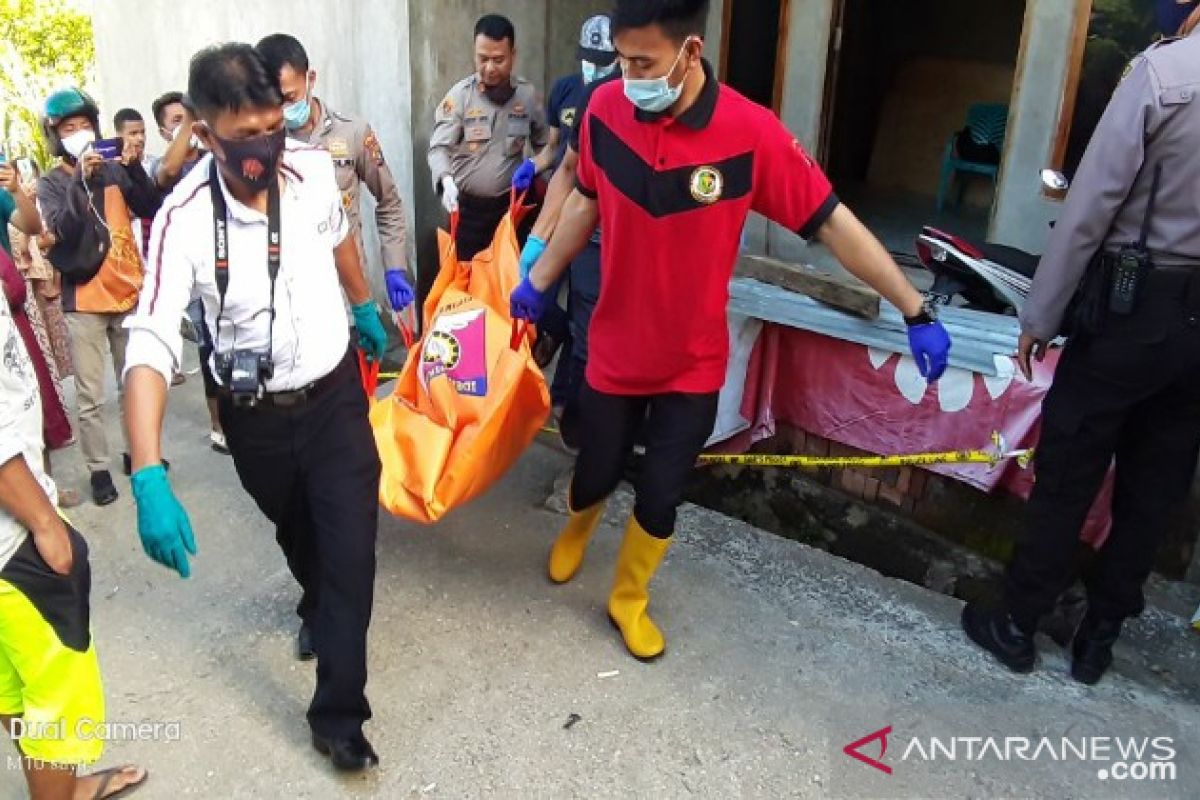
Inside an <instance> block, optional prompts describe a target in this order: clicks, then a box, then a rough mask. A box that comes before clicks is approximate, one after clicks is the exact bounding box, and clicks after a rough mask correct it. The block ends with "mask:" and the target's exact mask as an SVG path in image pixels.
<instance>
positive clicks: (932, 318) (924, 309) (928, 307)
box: [904, 298, 938, 328]
mask: <svg viewBox="0 0 1200 800" xmlns="http://www.w3.org/2000/svg"><path fill="white" fill-rule="evenodd" d="M937 319H938V314H937V308H936V307H935V306H934V305H933V303H931V302H929V300H928V298H926V300H925V302H924V303H922V304H921V313H919V314H917V315H916V316H915V317H905V318H904V324H906V325H907V326H908V327H910V328H915V327H917V326H918V325H932V324H933V323H935V322H937Z"/></svg>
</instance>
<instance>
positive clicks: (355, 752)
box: [312, 733, 379, 772]
mask: <svg viewBox="0 0 1200 800" xmlns="http://www.w3.org/2000/svg"><path fill="white" fill-rule="evenodd" d="M312 743H313V747H314V748H316V750H317V752H318V753H320V754H321V755H323V756H329V760H330V761H332V762H333V766H334V767H335V768H336V769H339V770H341V771H342V772H362V771H363V770H365V769H371V768H372V767H378V766H379V756H377V755H375V748H373V747H371V743H370V742H368V741H367V737H366V736H363V735H362V734H361V733H360V734H358V735H357V736H355V737H353V738H350V739H326V738H324V737H323V736H318V735H317V734H315V733H314V734H313V737H312Z"/></svg>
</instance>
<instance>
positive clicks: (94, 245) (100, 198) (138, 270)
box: [38, 89, 162, 506]
mask: <svg viewBox="0 0 1200 800" xmlns="http://www.w3.org/2000/svg"><path fill="white" fill-rule="evenodd" d="M42 130H43V133H44V134H45V137H46V141H47V142H48V143H49V145H50V149H51V151H52V152H53V153H54V154H55V155H57V156H60V157H61V158H62V163H61V164H60V165H59V166H57V167H55V168H54V169H53V170H51V171H50V173H49V174H47V175H46V176H45V177H44V178H42V179H41V181H40V182H39V184H38V197H39V200H40V203H41V210H42V216H43V218H44V219H45V222H46V227H47V228H48V230H49V231H50V233H52V234H53V235H54V238H55V243H54V246H53V247H51V248H50V253H49V257H50V263H51V264H53V265H54V268H55V269H57V270H58V271H59V272H60V273H61V274H62V276H63V308H64V310H65V311H66V313H67V325H68V327H69V329H70V331H71V348H72V353H73V356H74V360H75V383H76V389H77V394H78V404H79V433H80V439H81V442H82V445H83V455H84V458H85V459H86V461H87V467H88V471H89V472H90V473H91V490H92V499H93V500H94V501H95V503H96V504H97V505H101V506H103V505H108V504H109V503H112V502H113V501H114V500H116V499H117V489H116V487H115V486H114V485H113V481H112V475H111V474H110V473H109V456H110V454H109V450H108V438H107V436H106V435H105V431H104V402H105V397H104V366H105V351H106V350H110V351H111V353H112V361H113V367H114V369H115V371H116V375H117V381H118V384H117V385H118V395H119V397H120V398H121V400H122V402H123V400H124V388H123V387H122V385H121V373H122V371H123V370H124V366H125V343H126V341H127V340H128V334H127V333H126V331H125V328H124V323H125V317H126V316H127V315H128V314H129V312H131V311H132V310H133V309H134V308H136V307H137V301H138V294H139V292H140V291H141V288H142V273H143V265H142V257H141V254H140V253H139V252H138V248H137V245H136V244H135V242H134V238H133V227H132V220H133V218H135V217H142V218H146V217H149V218H153V217H154V215H155V214H156V213H157V212H158V208H159V206H160V205H161V203H162V198H161V195H160V194H159V191H158V188H157V187H156V186H155V185H154V182H153V181H151V180H150V177H149V176H148V175H147V174H146V171H145V169H143V168H142V163H141V159H140V157H139V156H138V153H137V148H136V146H134V144H132V143H129V142H125V143H124V144H123V149H122V150H121V152H120V154H119V156H118V158H117V159H116V160H110V161H106V160H105V159H104V157H103V156H102V155H101V154H100V153H98V152H97V151H96V144H97V142H96V137H97V134H98V132H99V130H100V109H99V108H98V107H97V105H96V103H95V101H93V100H92V99H91V98H90V97H88V96H87V95H86V94H84V93H83V92H81V91H79V90H78V89H64V90H62V91H59V92H55V93H54V94H52V95H51V96H50V97H49V98H48V99H47V100H46V108H45V116H44V117H43V120H42ZM126 440H128V436H126ZM125 472H126V473H127V474H128V472H129V456H128V454H126V456H125Z"/></svg>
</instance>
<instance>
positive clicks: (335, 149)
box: [329, 138, 350, 158]
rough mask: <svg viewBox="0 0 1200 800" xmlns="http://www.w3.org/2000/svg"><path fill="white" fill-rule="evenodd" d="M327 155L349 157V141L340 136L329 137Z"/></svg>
mask: <svg viewBox="0 0 1200 800" xmlns="http://www.w3.org/2000/svg"><path fill="white" fill-rule="evenodd" d="M329 155H331V156H333V157H334V158H349V157H350V143H349V142H347V141H346V140H345V139H341V138H334V139H330V140H329Z"/></svg>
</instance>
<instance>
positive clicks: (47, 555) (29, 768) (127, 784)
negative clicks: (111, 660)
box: [0, 294, 146, 798]
mask: <svg viewBox="0 0 1200 800" xmlns="http://www.w3.org/2000/svg"><path fill="white" fill-rule="evenodd" d="M0 361H2V362H3V365H2V366H0V724H2V725H3V727H4V730H5V732H6V733H7V734H8V736H9V738H11V739H12V740H13V742H14V743H15V744H16V745H17V748H18V750H19V751H20V754H21V766H22V768H23V769H24V771H25V779H26V782H27V783H28V784H29V794H30V796H31V797H72V796H75V797H100V798H104V797H111V796H112V795H114V794H116V793H122V794H124V793H127V792H128V791H130V790H132V789H134V788H136V787H137V786H138V785H139V784H141V783H142V782H143V781H144V780H145V779H146V771H145V770H144V769H141V768H140V767H134V766H125V767H119V768H116V769H108V770H103V771H101V772H95V773H92V774H91V775H86V776H79V777H77V776H76V772H75V770H76V766H77V765H79V764H90V763H92V762H94V761H96V760H97V759H99V758H100V754H101V752H102V751H103V748H104V743H103V742H102V741H101V740H100V739H99V738H97V737H94V736H88V735H87V734H86V732H87V731H88V730H95V729H97V728H98V727H99V726H100V725H102V724H103V722H104V690H103V687H102V686H101V682H100V666H99V664H98V663H97V661H96V648H95V647H94V646H93V644H92V636H91V630H90V617H91V609H90V604H89V594H90V592H91V581H92V576H91V569H90V567H89V566H88V547H87V543H86V542H85V541H84V539H83V537H82V536H80V535H79V533H77V532H76V531H75V530H73V529H72V528H71V527H70V526H69V525H68V524H67V523H66V522H64V521H63V519H62V517H60V516H59V514H58V512H57V510H56V509H55V507H54V504H55V502H56V497H57V496H56V493H55V488H54V482H53V481H52V480H50V476H49V475H47V474H46V472H45V470H43V469H42V464H43V461H42V442H43V439H42V404H41V398H40V396H39V395H38V382H37V375H36V374H35V373H34V371H33V364H32V362H30V360H29V354H28V352H27V351H26V350H25V345H24V344H23V343H22V340H21V335H20V333H19V332H18V331H17V327H16V325H15V324H14V322H13V318H12V314H11V312H10V310H9V304H8V303H7V302H4V300H3V295H2V294H0Z"/></svg>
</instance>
